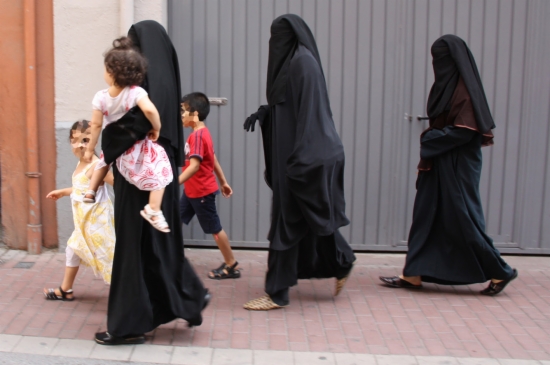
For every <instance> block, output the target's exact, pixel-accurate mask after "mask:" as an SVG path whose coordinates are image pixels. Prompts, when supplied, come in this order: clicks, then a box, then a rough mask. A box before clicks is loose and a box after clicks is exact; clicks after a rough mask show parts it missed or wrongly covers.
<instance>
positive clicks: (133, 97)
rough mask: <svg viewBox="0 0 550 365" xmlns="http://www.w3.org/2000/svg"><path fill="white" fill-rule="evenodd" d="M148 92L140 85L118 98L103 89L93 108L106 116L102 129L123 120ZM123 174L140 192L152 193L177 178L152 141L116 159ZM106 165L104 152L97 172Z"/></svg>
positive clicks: (123, 91) (136, 146)
mask: <svg viewBox="0 0 550 365" xmlns="http://www.w3.org/2000/svg"><path fill="white" fill-rule="evenodd" d="M144 96H147V92H146V91H145V90H144V89H142V88H141V87H139V86H128V87H125V88H124V90H122V92H121V93H120V94H119V95H117V96H116V97H112V96H110V95H109V92H108V89H105V90H100V91H98V92H97V93H96V95H95V96H94V99H93V101H92V107H93V109H95V110H99V111H101V112H102V113H103V127H104V128H105V127H106V126H107V125H109V124H110V123H113V122H115V121H117V120H118V119H120V118H121V117H122V116H123V115H124V114H125V113H126V112H128V110H130V109H131V108H133V107H134V106H136V105H137V102H138V101H139V100H140V99H141V98H142V97H144ZM115 163H116V167H117V169H118V171H119V172H120V174H121V175H122V176H124V178H125V179H126V180H127V181H128V182H129V183H131V184H133V185H135V186H137V188H138V189H139V190H145V191H152V190H159V189H163V188H164V187H166V186H167V185H168V184H170V183H171V182H172V180H173V179H174V175H173V172H172V166H171V165H170V160H169V159H168V155H167V154H166V151H165V150H164V148H163V147H162V146H161V145H159V144H158V143H156V142H153V141H151V140H150V139H149V138H145V139H144V140H141V141H137V142H136V143H135V144H134V145H133V146H132V147H130V148H129V149H128V150H127V151H126V152H124V154H122V155H121V156H120V157H118V158H117V159H116V162H115ZM104 166H107V164H106V163H105V160H104V158H103V153H101V156H100V161H99V162H98V163H97V165H96V170H97V169H100V168H102V167H104Z"/></svg>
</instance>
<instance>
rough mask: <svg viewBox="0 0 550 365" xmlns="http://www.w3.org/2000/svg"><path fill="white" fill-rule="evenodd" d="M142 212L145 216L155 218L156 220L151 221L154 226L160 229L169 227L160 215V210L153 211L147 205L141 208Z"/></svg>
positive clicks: (162, 215)
mask: <svg viewBox="0 0 550 365" xmlns="http://www.w3.org/2000/svg"><path fill="white" fill-rule="evenodd" d="M143 210H144V211H145V214H147V215H149V216H151V217H157V219H155V220H152V222H153V225H154V226H156V227H158V228H161V229H164V228H168V227H169V226H168V222H166V218H164V214H162V210H157V211H155V210H153V208H151V206H150V205H149V204H147V205H146V206H145V207H143Z"/></svg>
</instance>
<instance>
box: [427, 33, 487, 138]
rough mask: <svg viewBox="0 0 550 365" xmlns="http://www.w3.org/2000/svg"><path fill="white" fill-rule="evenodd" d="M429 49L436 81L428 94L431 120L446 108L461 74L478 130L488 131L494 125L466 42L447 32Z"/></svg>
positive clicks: (446, 109)
mask: <svg viewBox="0 0 550 365" xmlns="http://www.w3.org/2000/svg"><path fill="white" fill-rule="evenodd" d="M431 52H432V57H433V68H434V76H435V80H434V84H433V86H432V88H431V90H430V95H429V97H428V107H427V109H428V110H427V111H428V116H429V117H430V119H431V120H433V119H435V118H436V117H437V116H438V115H439V114H441V113H443V112H445V111H448V110H449V108H450V105H451V98H452V96H453V93H454V91H455V88H456V85H457V83H458V79H459V77H462V80H463V81H464V84H465V85H466V89H468V93H469V94H470V99H471V101H472V106H473V109H474V114H475V118H476V123H477V127H478V129H479V131H480V132H481V133H487V132H488V131H489V130H491V129H493V128H495V123H494V121H493V117H492V116H491V111H490V110H489V104H488V103H487V98H486V96H485V91H484V90H483V84H482V83H481V77H480V76H479V72H478V70H477V65H476V62H475V60H474V56H473V55H472V52H470V49H469V48H468V46H467V45H466V42H464V40H462V39H461V38H459V37H457V36H455V35H452V34H447V35H444V36H442V37H440V38H439V39H437V40H436V41H435V42H434V43H433V45H432V49H431Z"/></svg>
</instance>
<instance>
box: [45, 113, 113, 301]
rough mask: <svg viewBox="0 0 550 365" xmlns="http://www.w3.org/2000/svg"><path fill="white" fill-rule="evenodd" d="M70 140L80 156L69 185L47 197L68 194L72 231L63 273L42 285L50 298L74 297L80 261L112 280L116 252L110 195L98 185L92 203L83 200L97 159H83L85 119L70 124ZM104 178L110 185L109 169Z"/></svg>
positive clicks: (86, 135) (87, 135) (87, 138)
mask: <svg viewBox="0 0 550 365" xmlns="http://www.w3.org/2000/svg"><path fill="white" fill-rule="evenodd" d="M70 133H71V134H70V137H69V138H70V141H71V146H72V149H73V153H74V155H75V156H76V157H77V158H78V159H79V161H78V164H77V165H76V169H75V171H74V173H73V175H72V183H73V184H72V185H73V186H72V188H66V189H59V190H54V191H52V192H50V193H49V194H48V195H47V196H46V198H48V199H52V200H57V199H59V198H62V197H64V196H70V197H71V202H72V208H73V220H74V231H73V234H72V235H71V237H70V238H69V240H68V241H67V248H66V249H65V256H66V262H65V275H64V276H63V281H62V283H61V285H60V286H59V288H57V289H53V288H50V289H46V288H44V296H45V297H46V299H49V300H64V301H72V300H74V295H73V284H74V280H75V278H76V274H77V273H78V268H79V267H80V264H82V265H84V266H88V267H90V268H91V269H92V270H93V272H94V274H95V275H96V276H98V277H101V278H103V280H104V281H105V283H107V284H109V283H110V282H111V269H112V266H113V257H114V252H115V227H114V224H115V223H114V208H113V203H112V202H111V200H110V199H109V194H108V193H107V186H106V185H105V184H104V183H103V181H102V185H101V186H99V189H98V191H97V194H96V199H95V203H94V204H86V203H84V202H83V193H84V192H85V191H86V189H88V188H89V185H90V178H91V176H92V172H93V167H94V166H95V165H96V164H97V163H98V162H99V159H98V158H97V156H93V158H92V161H91V162H86V161H84V151H85V150H86V146H87V145H88V143H89V141H90V135H91V132H90V126H89V122H88V121H87V120H81V121H78V122H76V123H74V124H73V126H72V127H71V132H70ZM104 182H107V183H108V184H110V185H113V174H112V173H110V172H109V173H108V174H107V176H106V177H105V178H104Z"/></svg>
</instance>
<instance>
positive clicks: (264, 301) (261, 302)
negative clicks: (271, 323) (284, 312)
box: [243, 295, 286, 311]
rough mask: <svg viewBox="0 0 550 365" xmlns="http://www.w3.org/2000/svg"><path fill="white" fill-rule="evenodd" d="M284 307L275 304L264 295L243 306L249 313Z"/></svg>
mask: <svg viewBox="0 0 550 365" xmlns="http://www.w3.org/2000/svg"><path fill="white" fill-rule="evenodd" d="M284 307H286V305H279V304H277V303H275V302H274V301H273V300H272V299H271V297H270V296H269V295H264V296H263V297H259V298H257V299H253V300H251V301H249V302H247V303H245V304H244V305H243V308H244V309H248V310H250V311H268V310H272V309H279V308H284Z"/></svg>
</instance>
